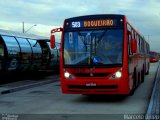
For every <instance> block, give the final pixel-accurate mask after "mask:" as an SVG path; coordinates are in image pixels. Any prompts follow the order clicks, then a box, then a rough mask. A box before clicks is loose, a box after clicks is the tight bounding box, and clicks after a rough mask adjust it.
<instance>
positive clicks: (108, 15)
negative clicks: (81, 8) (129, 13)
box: [66, 14, 125, 20]
mask: <svg viewBox="0 0 160 120" xmlns="http://www.w3.org/2000/svg"><path fill="white" fill-rule="evenodd" d="M106 16H107V17H125V15H120V14H94V15H84V16H77V17H72V18H67V19H66V20H72V19H86V18H91V17H92V18H99V17H101V18H103V17H104V18H105V17H106Z"/></svg>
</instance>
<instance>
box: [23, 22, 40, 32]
mask: <svg viewBox="0 0 160 120" xmlns="http://www.w3.org/2000/svg"><path fill="white" fill-rule="evenodd" d="M34 26H37V25H36V24H34V25H32V26H31V27H30V28H28V29H27V30H25V28H24V21H23V22H22V33H27V32H28V31H29V30H30V29H32V28H33V27H34Z"/></svg>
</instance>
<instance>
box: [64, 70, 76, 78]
mask: <svg viewBox="0 0 160 120" xmlns="http://www.w3.org/2000/svg"><path fill="white" fill-rule="evenodd" d="M64 77H65V78H70V79H74V77H73V76H72V75H71V74H70V73H69V72H67V71H65V72H64Z"/></svg>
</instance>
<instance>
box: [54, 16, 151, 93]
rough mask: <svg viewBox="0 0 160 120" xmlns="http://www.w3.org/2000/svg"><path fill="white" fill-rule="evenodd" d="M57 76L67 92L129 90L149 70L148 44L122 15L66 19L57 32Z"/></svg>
mask: <svg viewBox="0 0 160 120" xmlns="http://www.w3.org/2000/svg"><path fill="white" fill-rule="evenodd" d="M61 31H62V37H61V46H60V77H61V88H62V92H63V93H67V94H130V95H132V94H133V93H134V91H135V88H136V87H137V86H138V85H139V84H140V83H141V82H144V75H145V74H148V73H149V65H150V62H149V44H148V43H147V42H146V41H145V39H144V37H143V36H142V35H141V34H140V33H139V32H138V31H137V30H136V29H135V28H134V27H133V26H132V25H131V24H130V22H129V21H128V20H127V17H126V16H125V15H108V14H106V15H88V16H80V17H73V18H69V19H66V20H65V21H64V26H63V28H56V29H53V30H52V31H51V34H52V35H51V46H52V47H54V43H55V35H54V33H55V32H61Z"/></svg>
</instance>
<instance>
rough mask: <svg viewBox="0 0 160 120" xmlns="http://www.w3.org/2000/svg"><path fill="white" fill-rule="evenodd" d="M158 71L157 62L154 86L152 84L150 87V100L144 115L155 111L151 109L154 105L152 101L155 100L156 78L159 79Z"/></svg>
mask: <svg viewBox="0 0 160 120" xmlns="http://www.w3.org/2000/svg"><path fill="white" fill-rule="evenodd" d="M159 72H160V63H159V64H158V68H157V72H156V77H155V82H154V86H153V89H152V94H151V98H150V102H149V105H148V109H147V113H146V116H151V115H156V113H155V111H153V109H154V108H153V106H154V102H155V99H156V98H155V96H156V93H157V90H156V89H157V83H158V80H159V79H158V78H159V74H158V73H159ZM158 102H159V101H158ZM158 107H159V106H158Z"/></svg>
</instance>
